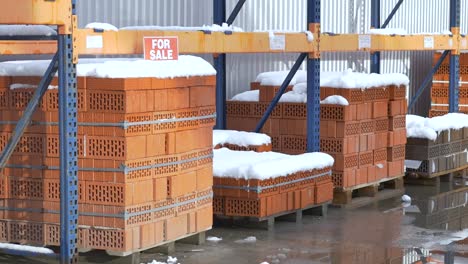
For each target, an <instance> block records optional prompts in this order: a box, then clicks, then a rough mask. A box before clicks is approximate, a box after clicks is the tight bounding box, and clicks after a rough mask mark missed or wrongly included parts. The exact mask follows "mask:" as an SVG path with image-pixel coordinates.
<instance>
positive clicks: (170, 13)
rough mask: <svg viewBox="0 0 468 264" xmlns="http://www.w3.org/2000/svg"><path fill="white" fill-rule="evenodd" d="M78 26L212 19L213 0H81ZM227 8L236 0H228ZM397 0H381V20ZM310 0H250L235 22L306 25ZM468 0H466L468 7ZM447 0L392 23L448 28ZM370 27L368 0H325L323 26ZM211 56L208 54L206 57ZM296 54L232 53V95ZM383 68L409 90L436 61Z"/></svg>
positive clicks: (414, 59)
mask: <svg viewBox="0 0 468 264" xmlns="http://www.w3.org/2000/svg"><path fill="white" fill-rule="evenodd" d="M77 2H78V16H79V23H80V27H83V26H84V25H85V24H87V23H89V22H93V21H99V22H107V23H111V24H114V25H116V26H118V27H123V26H134V25H161V26H172V25H181V26H200V25H203V24H212V21H213V19H212V18H213V16H212V0H99V1H96V0H79V1H77ZM227 2H228V12H229V11H230V10H232V8H233V7H234V5H235V3H236V2H237V1H236V0H228V1H227ZM397 2H398V0H382V22H383V21H384V20H385V19H386V17H387V15H388V14H389V13H390V11H391V10H392V9H393V6H394V5H395V4H396V3H397ZM306 4H307V1H306V0H287V1H286V0H248V1H247V2H246V5H245V7H244V9H243V10H242V11H241V13H240V15H239V17H238V18H237V20H236V22H235V23H234V24H235V25H236V26H239V27H242V28H243V29H244V30H246V31H253V30H292V31H302V30H305V29H306ZM467 5H468V0H462V10H467V8H468V6H467ZM448 23H449V5H448V0H407V1H404V3H403V5H402V6H401V8H400V10H399V11H398V13H397V14H396V16H395V17H394V19H393V20H392V21H391V22H390V24H389V27H398V28H404V29H406V30H407V31H408V32H410V33H416V32H440V31H444V30H448ZM461 23H462V32H464V33H467V29H468V16H466V15H464V14H463V12H462V22H461ZM369 27H370V0H322V31H323V32H334V33H353V32H357V33H364V32H366V31H367V29H368V28H369ZM204 57H205V58H207V59H210V57H209V56H204ZM296 57H297V55H295V54H282V55H281V54H279V55H278V54H276V55H275V54H248V55H245V54H242V55H229V56H228V70H227V73H228V96H229V97H230V96H232V95H234V94H236V93H238V92H240V91H243V90H246V89H248V88H247V87H248V84H249V82H250V81H252V80H253V79H254V78H255V76H256V75H257V74H258V73H260V72H263V71H271V70H284V69H287V68H289V67H291V65H292V64H293V62H294V60H295V59H296ZM382 58H383V65H382V70H383V72H400V73H405V74H408V75H409V76H410V78H411V81H412V82H411V89H410V92H409V95H410V96H411V95H412V94H413V91H414V90H415V89H417V87H419V84H420V83H421V82H422V79H423V78H424V76H425V74H426V73H427V72H428V71H429V70H430V67H431V64H432V53H431V52H388V53H384V54H383V56H382ZM322 61H323V62H322V70H326V71H340V70H344V69H346V68H353V69H355V70H358V71H368V69H369V54H367V53H325V54H323V58H322ZM428 91H429V90H427V92H426V93H425V94H424V95H423V98H422V100H421V101H420V103H419V104H418V105H417V106H416V109H417V112H418V113H419V114H425V113H427V111H428V108H429V101H430V100H429V93H428Z"/></svg>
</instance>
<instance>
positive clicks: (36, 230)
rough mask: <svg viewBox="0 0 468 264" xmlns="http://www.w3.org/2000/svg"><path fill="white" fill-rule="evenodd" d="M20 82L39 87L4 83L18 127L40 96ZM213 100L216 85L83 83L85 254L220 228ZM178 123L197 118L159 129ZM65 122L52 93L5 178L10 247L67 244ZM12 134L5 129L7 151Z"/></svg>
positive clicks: (202, 80)
mask: <svg viewBox="0 0 468 264" xmlns="http://www.w3.org/2000/svg"><path fill="white" fill-rule="evenodd" d="M13 83H21V84H33V85H36V84H37V83H39V78H36V77H2V78H0V110H1V120H2V121H18V120H19V118H20V116H21V115H22V111H23V110H24V109H25V107H26V105H27V103H28V101H29V100H30V98H31V96H32V93H33V91H34V90H32V89H16V90H10V89H9V86H10V84H13ZM56 83H57V80H54V83H53V84H52V85H56ZM214 98H215V78H214V76H208V77H192V78H175V79H151V78H134V79H97V78H82V77H80V78H79V79H78V108H79V113H78V121H79V122H80V123H82V124H81V125H80V126H79V128H78V149H79V150H78V152H79V153H78V156H79V160H78V165H79V168H80V169H84V170H80V171H79V173H78V179H79V214H80V216H79V221H78V224H79V239H78V244H79V247H80V248H82V249H102V250H109V251H113V252H133V251H138V250H140V249H143V248H148V247H152V246H155V245H158V244H162V243H164V242H165V241H171V240H175V239H177V238H180V237H183V236H187V235H189V234H193V233H197V232H201V231H204V230H207V229H209V228H211V226H212V195H213V192H212V181H213V178H212V175H213V174H212V160H213V159H212V128H213V125H214V122H215V120H214V114H215V99H214ZM174 118H175V119H177V118H192V119H190V120H187V119H183V120H182V121H181V122H162V123H155V122H153V123H152V121H155V120H166V121H167V119H174ZM184 120H185V121H184ZM145 121H148V122H147V123H143V124H142V123H135V122H145ZM54 122H55V123H54ZM56 122H58V90H48V91H47V93H46V95H45V97H44V99H43V100H42V102H41V104H40V106H39V109H38V111H36V113H35V114H34V116H33V122H32V124H31V125H30V126H29V127H28V128H27V130H26V133H25V134H24V136H23V137H22V138H21V140H20V142H19V144H18V146H17V148H16V149H15V152H14V153H13V156H12V157H11V159H10V160H9V162H8V164H9V165H10V166H9V168H6V169H4V171H3V172H2V178H1V182H0V198H1V199H0V204H1V207H2V208H5V209H3V210H1V211H0V219H1V220H0V241H2V242H14V243H27V244H33V245H48V246H58V245H59V241H60V237H59V234H60V232H59V231H60V229H59V228H60V227H59V223H60V215H59V212H60V196H59V170H58V168H59V156H60V153H59V140H58V138H59V134H58V126H57V123H56ZM83 123H85V124H83ZM106 124H107V126H106ZM109 124H112V125H111V126H109ZM132 124H133V125H132ZM13 129H14V125H1V127H0V131H1V134H0V147H1V148H4V147H5V145H6V142H7V140H8V138H9V137H10V136H11V133H12V131H13Z"/></svg>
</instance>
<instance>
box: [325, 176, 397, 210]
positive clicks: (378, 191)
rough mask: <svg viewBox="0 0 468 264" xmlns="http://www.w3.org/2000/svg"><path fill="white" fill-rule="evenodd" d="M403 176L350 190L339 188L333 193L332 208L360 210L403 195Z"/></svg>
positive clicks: (357, 186) (350, 188)
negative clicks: (359, 208)
mask: <svg viewBox="0 0 468 264" xmlns="http://www.w3.org/2000/svg"><path fill="white" fill-rule="evenodd" d="M403 176H404V175H399V176H396V177H391V178H385V179H381V180H379V181H375V182H371V183H366V184H361V185H356V186H353V187H349V188H337V189H335V190H334V191H333V203H332V206H333V207H339V208H346V209H351V208H358V207H362V206H365V205H369V204H372V203H374V202H377V201H381V200H386V199H389V198H393V197H397V196H400V195H403V194H404V191H405V189H404V182H403Z"/></svg>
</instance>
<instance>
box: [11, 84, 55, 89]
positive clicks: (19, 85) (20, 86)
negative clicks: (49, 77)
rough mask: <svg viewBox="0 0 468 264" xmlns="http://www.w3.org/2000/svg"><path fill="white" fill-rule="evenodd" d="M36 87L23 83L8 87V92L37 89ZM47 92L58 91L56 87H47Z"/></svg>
mask: <svg viewBox="0 0 468 264" xmlns="http://www.w3.org/2000/svg"><path fill="white" fill-rule="evenodd" d="M37 87H38V86H37V85H34V84H25V83H13V84H11V85H10V90H16V89H37ZM47 89H49V90H55V89H58V86H57V85H49V87H47Z"/></svg>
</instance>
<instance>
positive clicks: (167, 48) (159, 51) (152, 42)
mask: <svg viewBox="0 0 468 264" xmlns="http://www.w3.org/2000/svg"><path fill="white" fill-rule="evenodd" d="M143 45H144V47H143V48H144V52H145V60H152V61H167V60H178V59H179V39H178V38H177V37H145V38H144V44H143Z"/></svg>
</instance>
